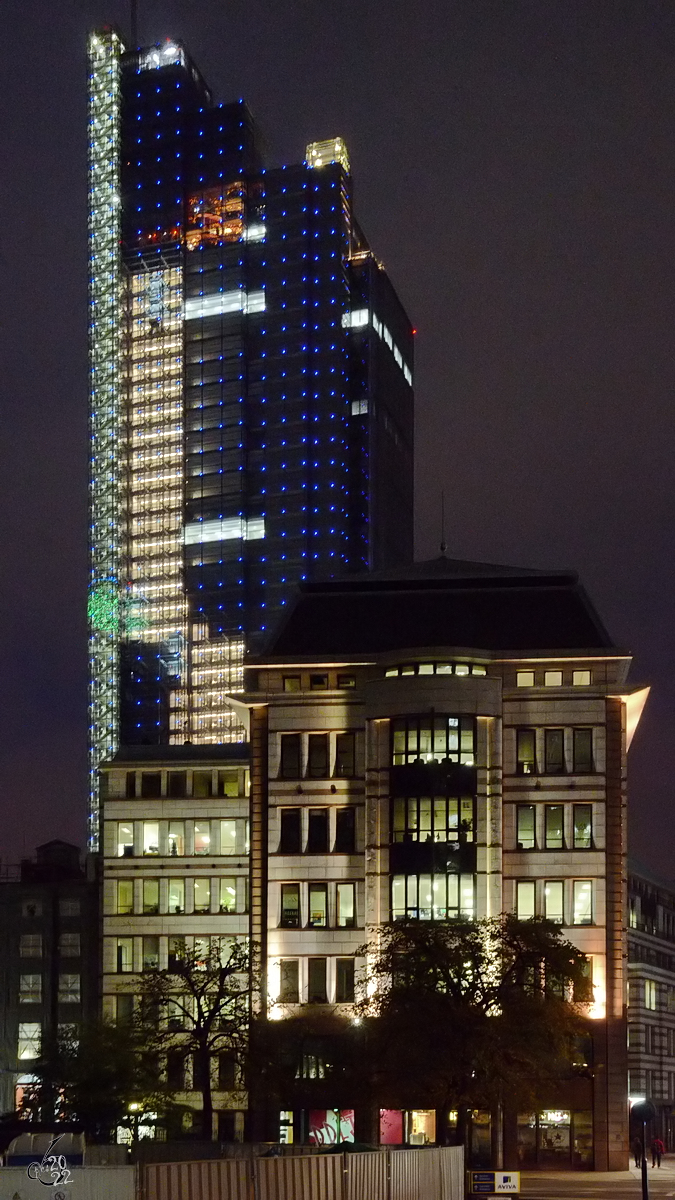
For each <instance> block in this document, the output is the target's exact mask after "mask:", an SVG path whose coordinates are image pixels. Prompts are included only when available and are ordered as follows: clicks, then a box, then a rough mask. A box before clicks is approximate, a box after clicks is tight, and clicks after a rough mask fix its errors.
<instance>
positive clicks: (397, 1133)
mask: <svg viewBox="0 0 675 1200" xmlns="http://www.w3.org/2000/svg"><path fill="white" fill-rule="evenodd" d="M402 1141H403V1112H402V1110H401V1109H400V1108H381V1109H380V1145H381V1146H400V1145H401V1143H402Z"/></svg>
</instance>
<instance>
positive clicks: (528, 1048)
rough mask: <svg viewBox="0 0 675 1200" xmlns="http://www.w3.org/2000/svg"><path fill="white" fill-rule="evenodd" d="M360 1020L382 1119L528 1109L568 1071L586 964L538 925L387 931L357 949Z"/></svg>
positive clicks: (401, 926)
mask: <svg viewBox="0 0 675 1200" xmlns="http://www.w3.org/2000/svg"><path fill="white" fill-rule="evenodd" d="M361 953H362V954H364V956H366V959H367V963H368V967H367V972H366V977H365V979H364V981H363V988H362V998H361V1000H360V1002H359V1005H358V1010H357V1011H358V1015H359V1017H360V1018H361V1019H362V1021H363V1028H364V1035H363V1036H364V1062H365V1063H367V1064H368V1070H369V1073H370V1077H371V1082H372V1091H373V1094H375V1095H377V1096H378V1097H379V1101H380V1103H381V1104H382V1105H386V1106H389V1105H390V1106H391V1107H395V1108H398V1107H401V1108H404V1107H416V1106H423V1107H432V1106H433V1107H436V1108H445V1109H455V1108H458V1109H461V1108H488V1109H489V1108H491V1107H493V1106H494V1105H495V1104H499V1103H501V1101H502V1100H503V1098H504V1096H505V1095H506V1094H507V1093H508V1094H509V1095H510V1096H511V1097H513V1098H517V1099H518V1101H519V1102H520V1103H521V1104H524V1105H526V1106H530V1105H531V1104H533V1103H536V1100H537V1097H538V1095H539V1094H540V1093H541V1091H542V1089H543V1088H544V1087H545V1085H546V1084H547V1083H549V1082H550V1081H551V1080H552V1079H559V1078H560V1077H561V1074H564V1073H566V1072H569V1071H570V1070H571V1069H574V1063H575V1060H578V1059H579V1058H580V1057H581V1058H583V1055H581V1056H580V1054H579V1049H578V1047H579V1045H580V1038H581V1037H582V1035H583V1032H584V1021H583V1017H584V1015H585V1013H586V1009H587V1005H588V1003H589V1001H590V999H591V985H590V981H589V978H588V962H587V960H586V957H585V956H584V955H583V954H582V953H581V951H579V950H578V949H577V948H576V947H575V946H574V945H572V943H571V942H569V941H566V940H565V939H564V938H563V937H562V936H561V934H560V930H559V928H558V927H557V926H555V925H552V924H550V923H549V922H547V921H544V920H535V921H527V922H523V921H517V920H516V919H515V917H513V916H511V915H505V916H501V917H497V918H494V919H491V920H483V921H476V922H460V921H456V922H448V923H440V922H437V923H433V922H423V921H406V922H396V923H395V924H392V925H389V926H385V927H384V928H383V929H381V930H379V931H378V932H377V934H376V935H375V936H374V939H373V941H372V942H371V943H370V944H369V945H367V946H365V947H363V948H362V950H361Z"/></svg>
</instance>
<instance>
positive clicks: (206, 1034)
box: [139, 938, 252, 1141]
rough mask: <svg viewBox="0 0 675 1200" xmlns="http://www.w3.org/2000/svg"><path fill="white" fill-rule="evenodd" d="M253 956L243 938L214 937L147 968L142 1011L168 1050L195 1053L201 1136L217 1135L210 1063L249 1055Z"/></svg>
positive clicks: (240, 1060) (240, 1062) (236, 1060)
mask: <svg viewBox="0 0 675 1200" xmlns="http://www.w3.org/2000/svg"><path fill="white" fill-rule="evenodd" d="M251 988H252V981H251V960H250V952H249V948H248V944H247V942H246V941H244V940H239V941H238V940H234V939H229V938H228V939H224V938H223V939H220V938H213V939H212V940H211V943H210V946H209V948H208V949H205V950H203V951H201V950H193V951H188V950H181V951H180V953H177V954H176V955H175V956H174V957H173V959H172V961H171V965H170V966H169V969H168V970H166V971H160V970H158V969H151V970H149V971H144V973H143V975H142V976H141V980H140V1005H139V1015H140V1019H141V1021H143V1022H144V1023H145V1022H147V1021H148V1020H149V1019H154V1020H155V1021H156V1022H157V1023H158V1024H159V1026H160V1028H161V1029H162V1032H163V1044H164V1047H165V1049H166V1051H167V1053H171V1052H172V1051H175V1052H177V1053H180V1054H183V1055H185V1057H186V1058H187V1056H188V1055H191V1056H192V1061H193V1075H194V1081H195V1083H196V1087H195V1090H196V1091H199V1092H201V1096H202V1137H203V1138H204V1140H205V1141H211V1140H212V1138H213V1089H212V1082H211V1063H212V1060H213V1059H214V1057H216V1056H220V1055H227V1056H228V1057H229V1058H231V1059H232V1061H233V1062H234V1063H235V1064H238V1065H239V1066H240V1067H241V1066H242V1065H243V1063H244V1061H245V1057H246V1051H247V1045H248V1033H249V1023H250V1004H251Z"/></svg>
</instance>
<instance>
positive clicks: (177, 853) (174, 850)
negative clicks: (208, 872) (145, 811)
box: [168, 821, 185, 858]
mask: <svg viewBox="0 0 675 1200" xmlns="http://www.w3.org/2000/svg"><path fill="white" fill-rule="evenodd" d="M168 849H169V854H170V855H171V857H172V858H178V857H182V856H183V855H184V854H185V821H169V838H168Z"/></svg>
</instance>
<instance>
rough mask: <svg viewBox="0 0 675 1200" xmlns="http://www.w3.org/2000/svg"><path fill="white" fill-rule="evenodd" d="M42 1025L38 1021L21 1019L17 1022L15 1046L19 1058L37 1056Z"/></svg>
mask: <svg viewBox="0 0 675 1200" xmlns="http://www.w3.org/2000/svg"><path fill="white" fill-rule="evenodd" d="M41 1038H42V1026H41V1025H40V1023H39V1022H38V1021H35V1022H33V1021H21V1022H20V1024H19V1043H18V1048H17V1053H18V1057H19V1058H20V1059H26V1058H39V1056H40V1042H41Z"/></svg>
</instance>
